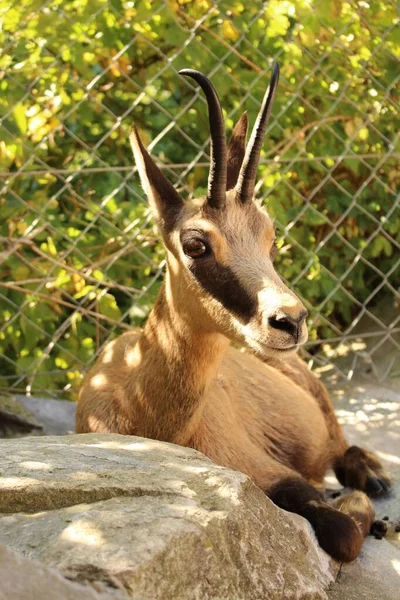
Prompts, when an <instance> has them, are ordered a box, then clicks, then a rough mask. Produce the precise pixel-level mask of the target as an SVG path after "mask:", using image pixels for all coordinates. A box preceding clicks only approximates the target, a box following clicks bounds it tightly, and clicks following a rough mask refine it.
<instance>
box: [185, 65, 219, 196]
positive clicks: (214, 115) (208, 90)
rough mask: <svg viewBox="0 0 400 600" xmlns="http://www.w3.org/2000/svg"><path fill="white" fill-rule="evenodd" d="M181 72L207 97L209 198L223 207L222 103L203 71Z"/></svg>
mask: <svg viewBox="0 0 400 600" xmlns="http://www.w3.org/2000/svg"><path fill="white" fill-rule="evenodd" d="M179 74H180V75H187V76H188V77H192V79H194V80H195V81H196V82H197V83H198V84H199V86H200V87H201V89H202V90H203V92H204V94H205V96H206V99H207V104H208V116H209V120H210V133H211V147H210V160H211V166H210V173H209V176H208V192H207V200H208V204H209V205H210V206H211V207H213V208H222V207H223V206H224V205H225V200H226V135H225V123H224V118H223V116H222V110H221V104H220V102H219V98H218V95H217V92H216V91H215V89H214V86H213V84H212V83H211V81H210V80H209V79H208V77H206V76H205V75H203V73H200V72H199V71H195V70H194V69H182V70H181V71H179Z"/></svg>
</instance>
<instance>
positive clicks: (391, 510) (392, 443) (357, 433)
mask: <svg viewBox="0 0 400 600" xmlns="http://www.w3.org/2000/svg"><path fill="white" fill-rule="evenodd" d="M331 393H332V397H333V400H334V403H335V408H336V412H337V415H338V417H339V420H340V422H341V423H342V424H343V427H344V429H345V432H346V435H347V438H348V440H349V442H350V443H351V444H356V445H358V446H363V447H364V448H367V449H369V450H372V451H373V452H375V453H376V454H377V455H378V456H379V458H380V459H381V460H382V462H383V464H384V465H385V467H386V468H387V470H388V471H389V473H390V474H391V476H392V479H393V491H392V493H391V495H390V496H388V497H387V498H382V499H379V500H375V501H374V505H375V510H376V517H377V518H378V519H382V518H383V517H389V520H388V521H387V523H388V534H387V535H386V537H385V538H383V539H382V540H376V539H375V538H374V537H372V536H370V537H368V538H367V540H366V542H365V544H364V546H363V549H362V552H361V555H360V558H359V559H358V560H357V561H355V562H354V563H351V564H349V565H343V566H342V569H341V571H340V574H339V575H338V577H337V580H336V583H335V584H334V585H333V586H332V587H331V589H330V591H329V599H330V600H398V599H399V598H400V533H396V532H395V525H396V524H399V523H400V389H398V387H397V386H394V385H390V383H389V384H379V385H378V384H376V383H371V382H369V381H368V380H367V379H365V380H364V381H358V382H353V383H352V384H351V385H350V384H349V385H346V386H340V385H336V386H335V388H334V390H333V391H332V392H331ZM334 483H335V481H334V480H333V479H330V478H329V477H328V478H327V485H329V487H334ZM337 487H339V486H337Z"/></svg>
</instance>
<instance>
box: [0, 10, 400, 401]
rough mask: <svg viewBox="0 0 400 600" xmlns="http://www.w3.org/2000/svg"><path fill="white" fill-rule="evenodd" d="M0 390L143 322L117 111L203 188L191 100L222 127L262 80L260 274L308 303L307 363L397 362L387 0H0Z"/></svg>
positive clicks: (193, 190)
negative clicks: (211, 105)
mask: <svg viewBox="0 0 400 600" xmlns="http://www.w3.org/2000/svg"><path fill="white" fill-rule="evenodd" d="M0 15H1V17H0V19H1V29H0V37H1V48H2V50H1V56H0V89H1V94H0V115H1V119H0V127H1V134H0V185H1V188H2V194H1V198H0V206H1V210H0V234H1V237H0V353H1V356H0V361H1V367H0V389H1V391H2V392H3V393H4V392H9V393H15V392H18V393H21V392H22V393H28V394H30V393H32V394H50V395H53V396H56V397H64V398H76V395H77V392H78V390H79V386H80V383H81V380H82V377H83V373H84V371H85V370H86V369H87V368H88V367H90V365H91V364H92V363H93V362H94V360H95V358H96V356H97V355H98V353H99V352H100V351H101V349H102V348H103V347H104V345H105V344H106V342H107V341H108V340H109V339H110V338H111V337H114V336H116V335H117V334H118V333H120V332H121V331H123V330H125V329H128V328H130V327H132V326H140V325H142V324H143V322H144V320H145V319H146V316H147V314H148V312H149V310H150V309H151V306H152V304H153V302H154V299H155V297H156V295H157V290H158V287H159V285H160V281H161V279H162V277H163V269H164V253H163V249H162V246H161V243H160V241H159V236H158V234H157V231H156V229H155V226H154V224H153V222H152V220H151V217H150V215H149V211H148V207H147V204H146V201H145V198H144V194H143V191H142V189H141V187H140V185H139V181H138V176H137V173H136V169H135V168H134V166H133V160H132V155H131V150H130V148H129V143H128V135H129V130H130V127H131V124H132V122H135V123H136V124H137V126H138V128H139V129H140V130H141V131H142V136H143V138H144V140H145V142H146V144H147V145H148V147H149V149H150V151H151V153H152V154H153V156H154V157H156V159H157V161H158V163H159V164H160V166H161V168H162V169H164V171H165V173H166V174H167V176H168V177H169V179H170V180H171V181H172V182H173V183H174V184H175V185H176V186H177V188H178V189H179V191H180V192H181V193H182V194H183V195H184V196H186V197H191V196H193V195H199V194H201V193H203V192H204V191H205V186H206V181H207V172H208V163H209V155H208V148H209V131H208V124H207V110H206V104H205V101H204V98H203V96H202V94H201V93H199V89H198V87H196V85H195V84H194V82H192V81H191V80H187V79H183V78H182V77H180V76H179V75H178V71H179V69H181V68H184V67H191V68H197V69H199V70H201V71H202V72H204V73H205V74H207V75H208V76H209V77H210V78H211V80H212V81H213V83H214V84H215V86H216V88H217V90H218V92H219V95H220V98H221V100H222V104H223V108H224V113H225V117H226V122H227V128H228V130H229V129H230V128H231V127H232V126H233V124H234V122H235V121H236V120H237V119H238V118H239V116H240V114H241V112H242V111H243V110H244V109H247V110H248V112H249V118H250V122H251V123H253V122H254V119H255V116H256V114H257V111H258V109H259V106H260V101H261V99H262V96H263V93H264V91H265V88H266V85H267V82H268V79H269V73H270V70H271V66H272V62H273V60H277V61H278V62H279V63H280V66H281V80H280V84H279V89H278V94H277V98H276V101H275V105H274V109H273V115H272V118H271V121H270V125H269V127H268V132H267V136H266V141H265V144H264V151H263V155H262V159H261V164H260V168H259V184H258V186H257V193H258V196H259V197H260V198H262V199H263V200H264V202H265V204H266V206H268V210H269V211H270V213H271V214H272V215H273V217H274V218H275V219H276V223H277V226H278V232H279V235H280V238H279V244H278V245H279V248H280V252H279V257H278V259H277V270H278V271H279V272H280V273H281V275H282V277H283V278H284V279H285V280H286V281H287V282H288V283H289V285H290V286H291V287H292V288H294V289H295V290H296V291H297V292H298V293H299V295H300V296H301V297H302V299H303V301H304V302H305V304H306V306H307V308H308V309H309V312H310V318H309V331H310V340H309V343H308V344H307V347H306V352H307V356H308V360H309V361H310V365H311V366H312V367H314V368H319V369H320V370H322V371H324V372H325V373H326V375H327V376H329V375H332V377H333V376H335V377H337V376H338V375H339V376H343V377H345V378H347V379H350V378H352V377H357V378H360V377H363V376H365V375H366V373H370V374H371V376H375V377H377V378H379V379H380V380H383V379H388V378H392V377H396V376H399V375H400V371H399V368H400V314H399V310H398V309H399V305H400V302H399V301H400V294H399V282H400V275H399V261H400V254H399V247H400V233H399V229H400V227H399V193H398V192H397V191H396V187H397V185H398V182H399V179H400V167H399V156H400V153H399V143H398V141H399V138H398V124H399V120H398V109H399V105H398V91H399V86H398V84H399V79H400V69H399V57H400V45H399V40H400V35H399V31H398V23H399V20H398V12H397V8H396V3H395V2H394V0H393V2H387V1H385V2H381V1H377V0H370V1H369V2H366V1H364V0H363V1H355V2H345V1H341V0H320V1H318V0H317V1H313V0H292V1H281V0H279V1H278V0H271V1H270V2H265V3H261V2H246V3H244V2H243V3H242V2H240V1H233V2H225V1H221V2H218V3H217V2H212V1H211V0H193V1H187V0H175V1H172V0H171V1H169V0H166V1H161V0H159V1H158V0H155V1H153V2H150V1H144V0H142V1H138V2H136V1H126V2H124V1H122V0H70V1H67V0H49V1H44V0H20V1H19V2H18V3H12V4H11V5H10V2H9V1H8V0H0Z"/></svg>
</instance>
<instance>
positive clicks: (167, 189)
mask: <svg viewBox="0 0 400 600" xmlns="http://www.w3.org/2000/svg"><path fill="white" fill-rule="evenodd" d="M129 141H130V143H131V146H132V150H133V154H134V157H135V162H136V166H137V168H138V171H139V176H140V181H141V183H142V186H143V189H144V191H145V193H146V196H147V199H148V201H149V204H150V207H151V209H152V211H153V214H154V217H155V219H156V220H157V222H158V225H159V226H160V228H161V229H162V230H167V231H168V230H170V229H172V227H173V225H174V223H175V221H176V218H177V216H178V215H179V213H180V211H181V209H182V207H183V200H182V198H181V197H180V195H179V194H178V192H177V191H176V189H175V188H174V186H173V185H172V183H170V182H169V181H168V179H167V178H166V177H165V176H164V175H163V173H162V172H161V171H160V169H159V168H158V167H157V165H156V163H155V162H154V161H153V159H152V158H151V156H150V155H149V153H148V152H147V150H146V148H145V147H144V146H143V143H142V140H141V139H140V136H139V134H138V131H137V129H136V127H135V125H133V126H132V130H131V135H130V136H129Z"/></svg>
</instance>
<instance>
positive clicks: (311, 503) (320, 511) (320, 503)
mask: <svg viewBox="0 0 400 600" xmlns="http://www.w3.org/2000/svg"><path fill="white" fill-rule="evenodd" d="M266 493H267V495H268V496H269V498H271V500H272V501H273V502H274V503H275V504H276V505H277V506H279V507H280V508H283V509H284V510H287V511H289V512H294V513H297V514H299V515H301V516H302V517H305V518H306V519H307V520H308V521H309V522H310V523H311V525H312V527H313V529H314V531H315V534H316V536H317V539H318V542H319V544H320V546H321V548H323V549H324V550H325V551H326V552H327V553H328V554H330V555H331V556H332V557H333V558H335V559H336V560H339V561H343V562H350V561H352V560H354V559H355V558H357V556H358V554H359V552H360V550H361V546H362V544H363V541H364V537H365V536H366V535H368V533H369V530H370V526H371V524H372V522H373V520H374V509H373V507H372V505H371V502H370V500H369V499H368V497H367V496H366V495H365V494H363V493H362V492H352V493H351V494H348V495H347V496H344V497H343V498H341V499H340V500H341V502H338V503H337V507H334V506H331V505H330V504H327V503H326V502H324V499H323V496H322V494H320V492H318V491H317V490H316V489H315V488H314V487H313V486H312V485H310V484H309V483H307V482H306V481H305V480H304V479H302V478H301V477H287V478H285V479H281V480H280V481H278V482H276V483H275V484H274V485H273V486H272V487H271V488H270V489H269V490H266Z"/></svg>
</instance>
